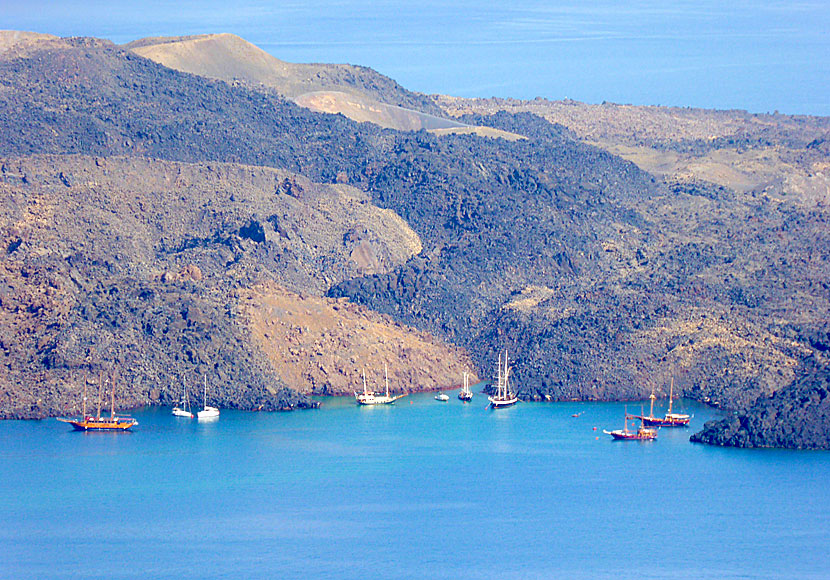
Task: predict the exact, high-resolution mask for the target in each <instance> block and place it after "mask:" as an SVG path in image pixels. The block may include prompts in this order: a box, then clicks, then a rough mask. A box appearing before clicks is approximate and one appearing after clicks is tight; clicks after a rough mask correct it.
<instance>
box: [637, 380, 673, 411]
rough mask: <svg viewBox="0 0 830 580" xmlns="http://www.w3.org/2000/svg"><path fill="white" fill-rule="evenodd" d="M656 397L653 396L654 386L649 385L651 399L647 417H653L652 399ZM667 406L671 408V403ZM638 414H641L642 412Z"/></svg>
mask: <svg viewBox="0 0 830 580" xmlns="http://www.w3.org/2000/svg"><path fill="white" fill-rule="evenodd" d="M656 398H657V397H655V396H654V387H651V395H650V396H649V399H651V407H649V411H648V416H649V417H654V399H656ZM669 408H671V404H669ZM640 414H641V415H642V413H640Z"/></svg>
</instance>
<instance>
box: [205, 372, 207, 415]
mask: <svg viewBox="0 0 830 580" xmlns="http://www.w3.org/2000/svg"><path fill="white" fill-rule="evenodd" d="M205 409H207V375H205Z"/></svg>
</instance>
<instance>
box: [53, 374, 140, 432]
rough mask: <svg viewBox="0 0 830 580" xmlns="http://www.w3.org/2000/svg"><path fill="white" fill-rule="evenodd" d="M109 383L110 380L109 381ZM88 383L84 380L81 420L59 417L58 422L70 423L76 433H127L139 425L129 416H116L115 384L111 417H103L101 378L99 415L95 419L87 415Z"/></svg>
mask: <svg viewBox="0 0 830 580" xmlns="http://www.w3.org/2000/svg"><path fill="white" fill-rule="evenodd" d="M107 382H108V383H109V379H107ZM86 385H87V381H86V378H84V401H83V409H82V411H81V418H80V419H65V418H63V417H58V421H62V422H64V423H69V424H70V425H72V427H73V428H74V429H75V430H76V431H126V430H127V429H129V428H131V427H133V426H135V425H138V421H136V420H135V419H133V418H132V417H127V416H118V415H116V414H115V384H113V386H112V389H110V398H111V404H110V416H109V418H107V417H102V416H101V390H102V388H103V382H102V380H101V377H99V378H98V409H97V413H96V414H95V416H94V417H93V416H92V415H87V414H86V400H87V396H86V390H87V387H86Z"/></svg>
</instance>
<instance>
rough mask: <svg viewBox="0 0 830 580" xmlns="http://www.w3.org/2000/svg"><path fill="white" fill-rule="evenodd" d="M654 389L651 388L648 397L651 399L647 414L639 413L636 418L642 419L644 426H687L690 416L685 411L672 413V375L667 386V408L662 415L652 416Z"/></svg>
mask: <svg viewBox="0 0 830 580" xmlns="http://www.w3.org/2000/svg"><path fill="white" fill-rule="evenodd" d="M656 398H657V397H655V396H654V390H653V389H652V391H651V395H650V396H649V399H651V408H650V410H649V412H648V415H639V416H637V418H638V419H642V420H643V425H645V426H646V427H688V425H689V421H690V420H691V417H689V415H686V414H685V413H672V410H671V408H672V400H673V398H674V377H672V379H671V385H670V386H669V409H668V411H666V414H665V415H664V416H663V417H655V416H654V400H655V399H656Z"/></svg>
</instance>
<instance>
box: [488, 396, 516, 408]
mask: <svg viewBox="0 0 830 580" xmlns="http://www.w3.org/2000/svg"><path fill="white" fill-rule="evenodd" d="M487 400H488V401H490V407H491V408H493V409H501V408H503V407H511V406H513V405H515V404H516V403H518V402H519V398H518V397H510V398H508V399H499V398H497V397H487Z"/></svg>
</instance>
